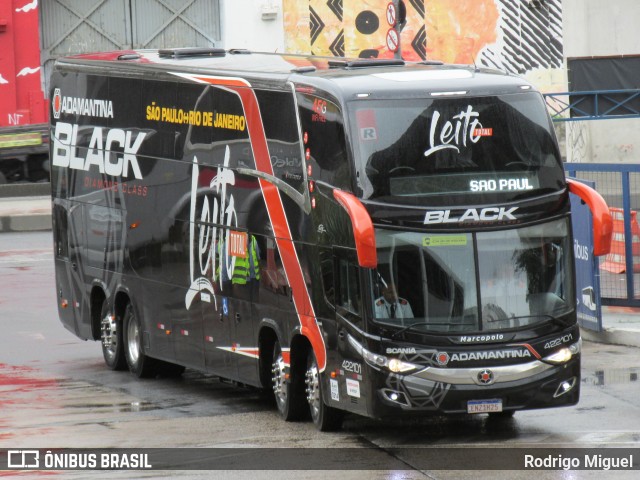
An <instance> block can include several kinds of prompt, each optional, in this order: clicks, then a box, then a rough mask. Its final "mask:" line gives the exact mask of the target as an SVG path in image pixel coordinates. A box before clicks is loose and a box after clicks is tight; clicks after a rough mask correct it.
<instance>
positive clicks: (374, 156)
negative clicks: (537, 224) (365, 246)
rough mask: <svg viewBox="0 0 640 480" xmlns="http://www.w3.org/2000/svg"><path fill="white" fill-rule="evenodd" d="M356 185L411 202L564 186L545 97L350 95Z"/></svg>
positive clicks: (501, 197)
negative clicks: (376, 97) (372, 97)
mask: <svg viewBox="0 0 640 480" xmlns="http://www.w3.org/2000/svg"><path fill="white" fill-rule="evenodd" d="M348 108H349V109H350V110H351V111H350V114H349V118H350V119H351V120H350V121H351V132H352V138H354V139H355V141H354V144H355V156H356V161H355V163H356V171H357V172H358V187H359V188H360V189H361V191H362V197H363V198H365V199H379V200H387V201H392V202H393V203H397V204H408V205H423V204H427V203H428V204H430V205H445V204H446V205H463V204H473V203H480V200H479V198H478V197H479V196H480V195H483V197H482V200H481V202H482V203H491V202H493V203H499V202H507V201H509V200H515V199H522V198H525V197H527V196H531V195H540V194H543V193H548V192H551V191H557V190H560V189H562V188H564V172H563V169H562V164H561V160H560V155H559V152H558V148H557V143H556V141H555V136H554V132H553V130H552V127H551V122H550V120H549V116H548V114H547V112H546V109H545V105H544V102H543V100H542V97H541V96H540V95H539V94H538V93H535V92H525V93H518V94H509V95H501V96H487V97H460V98H457V97H453V98H451V97H449V98H440V97H436V98H422V99H410V100H396V99H393V100H359V101H354V102H350V103H349V106H348Z"/></svg>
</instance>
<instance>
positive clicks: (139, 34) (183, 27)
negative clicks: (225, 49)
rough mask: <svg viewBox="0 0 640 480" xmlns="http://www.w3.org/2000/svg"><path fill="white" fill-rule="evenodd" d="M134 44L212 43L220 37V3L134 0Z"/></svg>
mask: <svg viewBox="0 0 640 480" xmlns="http://www.w3.org/2000/svg"><path fill="white" fill-rule="evenodd" d="M131 12H132V17H133V25H134V27H133V48H169V47H186V46H189V47H192V46H193V47H212V46H215V44H216V42H219V41H220V5H219V2H218V1H213V2H212V1H210V0H187V1H185V0H136V1H134V2H133V3H132V10H131Z"/></svg>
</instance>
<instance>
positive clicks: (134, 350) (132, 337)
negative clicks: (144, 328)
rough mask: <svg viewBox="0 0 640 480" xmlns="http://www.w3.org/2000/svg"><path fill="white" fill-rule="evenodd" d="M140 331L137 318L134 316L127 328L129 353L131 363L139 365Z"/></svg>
mask: <svg viewBox="0 0 640 480" xmlns="http://www.w3.org/2000/svg"><path fill="white" fill-rule="evenodd" d="M139 337H140V330H139V329H138V324H137V322H136V321H135V318H134V317H133V316H132V317H131V318H130V319H129V326H128V327H127V351H128V352H129V359H130V360H131V363H137V362H138V358H140V338H139Z"/></svg>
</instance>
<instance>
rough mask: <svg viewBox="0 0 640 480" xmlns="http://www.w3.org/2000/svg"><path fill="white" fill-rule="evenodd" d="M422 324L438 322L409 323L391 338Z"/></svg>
mask: <svg viewBox="0 0 640 480" xmlns="http://www.w3.org/2000/svg"><path fill="white" fill-rule="evenodd" d="M421 325H437V324H434V323H433V322H416V323H412V324H411V325H408V326H406V327H404V328H401V329H400V330H398V331H397V332H395V333H394V334H393V335H391V338H396V336H397V335H400V334H401V333H404V332H406V331H407V330H411V329H412V328H414V327H420V326H421ZM441 325H448V324H446V323H443V324H441Z"/></svg>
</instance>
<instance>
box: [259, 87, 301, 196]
mask: <svg viewBox="0 0 640 480" xmlns="http://www.w3.org/2000/svg"><path fill="white" fill-rule="evenodd" d="M255 93H256V97H257V98H258V104H259V105H260V115H261V116H262V124H263V126H264V133H265V136H266V137H267V144H268V147H269V156H270V157H271V166H272V168H273V174H274V175H275V176H276V178H278V179H280V180H282V181H284V182H285V183H288V184H289V185H290V186H292V187H293V188H295V189H296V190H297V191H298V192H300V193H304V191H305V189H306V182H305V173H304V164H303V160H302V153H301V151H300V143H299V138H298V119H297V118H296V109H295V104H294V101H293V95H292V93H291V92H276V91H269V90H259V89H256V90H255Z"/></svg>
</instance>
